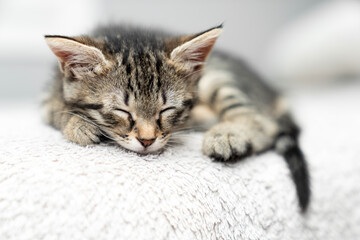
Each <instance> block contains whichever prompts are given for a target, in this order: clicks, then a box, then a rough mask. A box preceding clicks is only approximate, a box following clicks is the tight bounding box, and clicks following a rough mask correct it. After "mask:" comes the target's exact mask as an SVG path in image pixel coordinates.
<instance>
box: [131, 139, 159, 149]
mask: <svg viewBox="0 0 360 240" xmlns="http://www.w3.org/2000/svg"><path fill="white" fill-rule="evenodd" d="M136 139H137V140H138V141H139V142H140V143H141V145H143V146H144V147H148V146H150V145H151V144H153V143H154V142H155V140H156V138H152V139H143V138H136Z"/></svg>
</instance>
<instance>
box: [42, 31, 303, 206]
mask: <svg viewBox="0 0 360 240" xmlns="http://www.w3.org/2000/svg"><path fill="white" fill-rule="evenodd" d="M221 31H222V26H218V27H214V28H211V29H209V30H207V31H204V32H201V33H198V34H193V35H186V36H172V35H170V34H168V33H166V32H160V31H149V30H144V29H140V28H132V27H126V26H110V27H101V28H98V29H97V30H96V31H94V33H93V34H91V35H84V36H78V37H71V38H70V37H64V36H45V39H46V42H47V44H48V45H49V47H50V49H51V50H52V51H53V53H54V54H55V55H56V57H57V58H58V60H59V66H60V67H59V69H58V70H57V72H56V76H55V78H54V79H53V82H52V85H51V88H50V89H49V92H48V93H49V96H48V97H47V99H46V100H45V101H44V103H43V108H44V113H45V119H46V122H47V123H48V124H50V125H52V126H54V127H55V128H57V129H60V130H61V131H62V133H63V134H64V136H65V138H66V139H68V140H69V141H71V142H74V143H77V144H80V145H83V146H85V145H88V144H93V143H98V142H100V141H101V140H102V137H103V136H107V137H108V138H109V139H112V140H114V141H115V142H116V143H118V144H119V145H121V146H122V147H124V148H127V149H130V150H132V151H135V152H138V153H151V152H157V151H159V150H161V149H162V148H163V147H164V146H165V145H166V143H167V142H168V140H169V138H170V136H171V133H172V132H174V131H177V130H179V129H181V128H183V127H184V126H185V124H186V123H188V124H189V123H191V124H193V125H194V124H196V125H201V124H204V125H205V123H209V122H212V120H215V124H214V125H213V126H211V127H210V129H209V130H208V131H207V132H206V134H205V136H204V141H203V146H202V150H203V153H204V154H205V155H207V156H209V157H211V158H213V159H215V160H220V161H230V160H236V159H239V158H242V157H245V156H247V155H249V154H252V153H260V152H262V151H265V150H268V149H271V148H275V149H276V150H277V151H278V152H279V153H280V154H281V155H283V156H284V157H285V159H286V161H287V163H288V165H289V168H290V170H291V173H292V176H293V179H294V181H295V185H296V189H297V193H298V197H299V201H300V206H301V208H302V210H303V211H305V210H306V208H307V206H308V202H309V197H310V189H309V178H308V171H307V166H306V162H305V159H304V157H303V154H302V152H301V150H300V148H299V146H298V135H299V130H298V127H297V126H296V125H295V124H294V122H293V121H292V119H291V117H290V115H289V114H288V112H287V109H286V107H285V106H284V104H283V101H282V100H281V98H280V97H279V96H278V94H277V93H276V92H275V91H274V90H273V89H271V88H270V87H269V86H267V85H266V84H265V83H264V82H262V81H261V79H260V78H259V77H258V76H257V75H256V74H254V73H253V72H252V71H251V70H249V68H248V67H247V66H246V65H245V64H244V63H243V62H241V61H240V60H238V59H237V58H234V57H231V56H230V55H226V54H224V53H221V52H213V53H212V54H211V56H209V54H210V52H211V50H212V48H213V46H214V43H215V41H216V39H217V38H218V37H219V35H220V33H221ZM208 56H209V58H208ZM205 60H207V61H206V64H205Z"/></svg>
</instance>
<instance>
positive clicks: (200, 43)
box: [169, 25, 222, 71]
mask: <svg viewBox="0 0 360 240" xmlns="http://www.w3.org/2000/svg"><path fill="white" fill-rule="evenodd" d="M221 32H222V25H220V26H218V27H214V28H211V29H209V30H207V31H205V32H202V33H200V34H196V35H192V36H187V37H183V38H180V39H177V41H176V40H175V41H170V42H169V45H170V47H173V45H175V44H177V45H175V48H173V50H172V51H171V53H170V59H171V60H172V61H173V62H174V63H175V64H177V65H178V66H180V67H182V68H184V69H185V70H190V71H194V70H198V69H200V68H201V67H202V66H203V64H204V62H205V60H206V58H207V56H208V55H209V53H210V52H211V49H212V48H213V46H214V44H215V41H216V39H217V38H218V37H219V35H220V33H221ZM171 45H172V46H171Z"/></svg>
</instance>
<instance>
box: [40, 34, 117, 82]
mask: <svg viewBox="0 0 360 240" xmlns="http://www.w3.org/2000/svg"><path fill="white" fill-rule="evenodd" d="M45 40H46V43H47V44H48V45H49V47H50V49H51V50H52V52H53V53H54V54H55V56H56V57H57V58H58V60H59V63H60V69H61V71H62V72H64V73H65V74H71V75H73V76H74V77H75V78H77V79H81V78H83V77H85V76H92V75H94V74H99V73H101V72H102V71H103V70H104V69H106V68H107V67H109V66H110V62H109V61H108V60H107V59H106V58H105V56H104V54H103V53H102V52H101V50H100V49H99V48H97V47H95V46H93V45H90V44H85V43H83V42H86V41H85V38H82V41H79V40H77V39H75V38H69V37H63V36H45ZM86 40H87V41H88V42H90V40H89V39H86ZM93 44H94V43H93Z"/></svg>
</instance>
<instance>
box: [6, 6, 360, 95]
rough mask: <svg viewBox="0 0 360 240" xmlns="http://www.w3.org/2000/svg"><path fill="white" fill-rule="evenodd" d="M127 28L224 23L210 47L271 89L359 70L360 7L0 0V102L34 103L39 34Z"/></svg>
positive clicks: (46, 74)
mask: <svg viewBox="0 0 360 240" xmlns="http://www.w3.org/2000/svg"><path fill="white" fill-rule="evenodd" d="M114 22H116V23H117V22H119V23H121V22H127V23H134V24H139V25H143V26H146V27H156V28H163V29H169V30H171V31H172V32H175V33H196V32H199V31H203V30H205V29H207V28H210V27H213V26H215V25H218V24H220V23H224V26H225V28H224V32H223V35H222V36H221V38H220V39H219V41H218V43H217V48H221V49H224V50H226V51H229V52H232V53H233V54H236V55H238V56H241V57H242V58H244V59H245V60H246V61H247V62H249V63H250V64H251V65H252V66H253V68H254V69H256V70H257V71H258V72H259V73H260V74H261V75H263V76H264V77H265V78H266V79H267V81H270V82H272V83H274V84H275V85H276V86H277V87H278V88H285V89H286V88H294V87H299V86H314V85H319V84H320V85H324V84H329V83H331V82H336V81H344V79H353V78H356V76H358V75H359V72H360V1H356V0H342V1H320V0H291V1H289V0H268V1H263V0H238V1H230V0H225V1H215V0H214V1H211V0H201V1H200V0H199V1H190V0H182V1H166V0H153V1H145V0H139V1H116V0H77V1H69V0H62V1H45V0H32V1H28V0H17V1H11V0H0V101H15V100H19V101H20V100H21V101H22V100H28V101H35V100H36V99H39V96H40V93H41V91H42V89H43V87H44V85H45V83H46V82H47V81H49V79H51V72H52V65H54V63H55V62H56V59H55V57H54V56H53V55H52V53H51V52H50V50H49V49H48V47H47V45H46V44H45V41H44V39H43V36H44V35H45V34H57V35H69V36H73V35H77V34H84V33H87V32H89V31H91V30H92V29H93V28H94V26H96V25H98V24H106V23H114Z"/></svg>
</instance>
